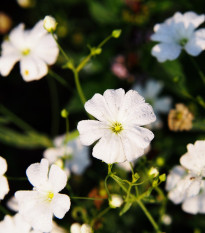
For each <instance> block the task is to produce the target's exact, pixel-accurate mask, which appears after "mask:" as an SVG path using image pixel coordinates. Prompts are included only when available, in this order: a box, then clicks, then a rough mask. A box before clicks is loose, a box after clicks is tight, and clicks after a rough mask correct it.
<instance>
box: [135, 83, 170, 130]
mask: <svg viewBox="0 0 205 233" xmlns="http://www.w3.org/2000/svg"><path fill="white" fill-rule="evenodd" d="M162 88H163V85H162V83H160V82H158V81H155V80H152V79H150V80H148V81H147V82H146V85H145V87H142V86H141V85H137V84H135V85H134V87H133V89H134V90H135V91H137V92H139V94H140V95H142V96H143V97H144V98H145V100H146V102H148V103H150V104H151V105H152V107H153V110H154V113H155V114H156V117H157V120H156V121H155V122H153V123H152V124H150V125H148V126H147V127H148V128H149V129H159V128H161V127H162V120H161V119H160V114H161V113H162V114H166V113H168V112H169V110H170V108H171V103H172V99H171V97H168V96H162V97H159V94H160V92H161V90H162Z"/></svg>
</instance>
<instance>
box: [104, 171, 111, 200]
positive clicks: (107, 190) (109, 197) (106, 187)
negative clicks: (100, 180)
mask: <svg viewBox="0 0 205 233" xmlns="http://www.w3.org/2000/svg"><path fill="white" fill-rule="evenodd" d="M109 177H110V174H108V175H107V176H106V178H105V190H106V192H107V195H108V199H109V200H110V199H111V195H110V192H109V189H108V186H107V180H108V178H109Z"/></svg>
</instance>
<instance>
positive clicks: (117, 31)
mask: <svg viewBox="0 0 205 233" xmlns="http://www.w3.org/2000/svg"><path fill="white" fill-rule="evenodd" d="M121 32H122V30H121V29H117V30H114V31H112V37H114V38H119V37H120V35H121Z"/></svg>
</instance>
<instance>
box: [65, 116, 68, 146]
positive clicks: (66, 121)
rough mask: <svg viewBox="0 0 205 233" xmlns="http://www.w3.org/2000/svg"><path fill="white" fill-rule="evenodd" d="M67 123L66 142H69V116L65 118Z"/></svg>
mask: <svg viewBox="0 0 205 233" xmlns="http://www.w3.org/2000/svg"><path fill="white" fill-rule="evenodd" d="M65 124H66V140H65V142H66V143H67V142H68V138H69V119H68V116H67V117H66V118H65Z"/></svg>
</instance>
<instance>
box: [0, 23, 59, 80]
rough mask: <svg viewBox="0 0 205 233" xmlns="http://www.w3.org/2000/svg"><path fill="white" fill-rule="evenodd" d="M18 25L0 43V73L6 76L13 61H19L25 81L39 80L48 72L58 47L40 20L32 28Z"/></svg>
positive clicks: (56, 55)
mask: <svg viewBox="0 0 205 233" xmlns="http://www.w3.org/2000/svg"><path fill="white" fill-rule="evenodd" d="M24 27H25V26H24V24H20V25H18V26H17V27H16V28H14V29H13V30H12V31H11V33H10V34H9V37H8V40H5V41H4V42H3V43H2V53H1V57H0V73H1V75H2V76H7V75H8V74H9V73H10V71H11V70H12V68H13V67H14V65H15V63H16V62H18V61H20V71H21V75H22V77H23V79H24V80H25V81H27V82H29V81H33V80H39V79H41V78H42V77H43V76H45V75H46V74H47V73H48V66H47V65H52V64H54V63H55V61H56V59H57V57H58V52H59V49H58V47H57V45H56V42H55V40H54V39H53V37H52V35H50V34H48V32H47V31H46V30H45V29H44V27H43V20H40V21H39V22H38V23H37V24H36V25H35V26H34V28H33V29H31V30H24Z"/></svg>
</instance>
